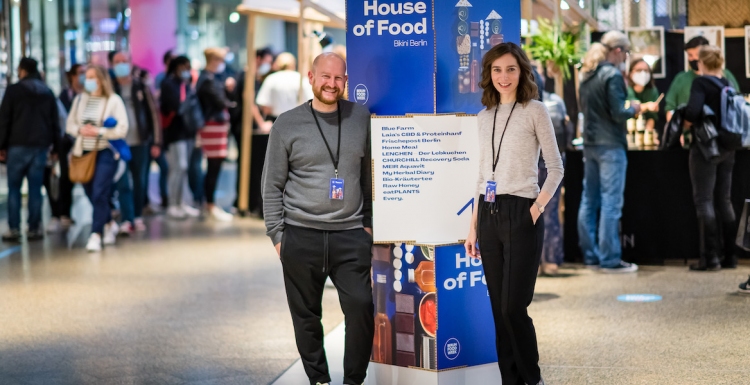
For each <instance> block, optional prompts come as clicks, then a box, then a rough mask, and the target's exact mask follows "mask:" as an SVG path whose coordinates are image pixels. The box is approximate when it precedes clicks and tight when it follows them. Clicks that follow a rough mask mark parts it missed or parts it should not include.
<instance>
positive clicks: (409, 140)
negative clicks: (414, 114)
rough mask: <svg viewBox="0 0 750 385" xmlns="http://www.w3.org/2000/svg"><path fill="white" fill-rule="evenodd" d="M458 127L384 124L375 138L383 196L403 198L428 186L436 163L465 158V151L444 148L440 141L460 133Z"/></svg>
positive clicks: (436, 169) (467, 159)
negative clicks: (432, 129) (439, 128)
mask: <svg viewBox="0 0 750 385" xmlns="http://www.w3.org/2000/svg"><path fill="white" fill-rule="evenodd" d="M462 134H463V132H462V131H460V130H456V131H448V130H442V131H435V132H428V131H424V130H418V129H416V128H415V127H410V126H386V127H383V128H382V131H381V134H380V135H381V137H380V138H376V140H378V141H379V147H380V152H381V153H380V159H381V161H382V166H381V169H382V173H381V174H380V180H376V183H377V184H379V185H380V187H381V188H382V190H381V191H382V193H383V200H386V201H389V200H394V201H403V200H404V199H405V198H406V197H407V196H409V195H419V194H420V193H421V192H422V191H424V190H425V189H429V188H430V185H431V184H433V182H434V181H435V179H436V178H438V177H439V175H436V172H438V170H439V169H440V167H439V164H441V163H443V164H445V163H455V162H468V161H469V160H470V158H469V155H468V154H467V152H466V151H446V150H444V149H443V147H444V146H443V145H442V143H443V141H445V140H450V139H456V138H459V137H461V135H462Z"/></svg>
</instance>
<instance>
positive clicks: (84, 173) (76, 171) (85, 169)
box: [68, 138, 99, 183]
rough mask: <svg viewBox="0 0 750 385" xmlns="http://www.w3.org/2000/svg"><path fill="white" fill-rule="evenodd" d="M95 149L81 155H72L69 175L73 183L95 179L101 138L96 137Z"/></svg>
mask: <svg viewBox="0 0 750 385" xmlns="http://www.w3.org/2000/svg"><path fill="white" fill-rule="evenodd" d="M94 148H95V150H93V151H90V152H88V153H86V154H83V155H81V156H75V155H71V156H70V165H69V166H68V177H70V181H71V182H73V183H89V182H91V180H92V179H94V172H95V171H96V155H97V154H98V153H99V150H98V148H99V138H97V139H96V145H95V146H94Z"/></svg>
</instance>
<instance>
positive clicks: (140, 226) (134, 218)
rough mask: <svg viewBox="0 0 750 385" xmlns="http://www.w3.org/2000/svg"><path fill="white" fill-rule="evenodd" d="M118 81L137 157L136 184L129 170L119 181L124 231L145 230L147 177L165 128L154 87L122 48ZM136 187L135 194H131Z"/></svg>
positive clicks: (116, 85)
mask: <svg viewBox="0 0 750 385" xmlns="http://www.w3.org/2000/svg"><path fill="white" fill-rule="evenodd" d="M112 63H113V64H114V66H113V71H114V73H115V77H116V79H117V80H116V81H115V82H114V83H113V86H114V88H115V92H116V93H117V94H118V95H120V97H121V98H122V100H123V102H124V103H125V109H126V110H127V111H128V120H129V122H130V130H128V136H127V137H126V138H125V141H126V142H127V144H128V146H129V147H130V153H131V154H132V156H133V158H132V159H131V160H130V162H129V163H128V169H129V171H130V173H131V175H132V180H133V185H132V186H129V185H130V178H128V177H127V174H126V175H125V176H123V177H122V178H121V179H120V181H119V182H118V183H117V191H118V192H120V194H119V195H120V210H121V211H122V214H123V220H124V222H123V224H122V226H120V231H121V233H124V234H129V233H130V232H132V231H134V230H135V231H145V230H146V225H145V224H144V223H143V218H142V217H143V207H144V205H145V203H146V186H147V184H146V179H147V178H148V170H149V165H150V164H151V157H154V158H156V157H158V156H159V153H160V152H161V142H162V130H161V126H160V121H159V115H158V114H159V113H158V110H157V106H156V102H155V101H154V97H153V95H152V94H151V89H150V88H149V86H148V85H146V83H144V82H143V81H142V80H141V78H140V77H137V76H133V67H132V65H131V63H130V57H129V56H128V54H127V53H125V52H118V53H117V54H115V56H114V58H113V59H112ZM129 191H132V196H130V195H131V194H128V192H129Z"/></svg>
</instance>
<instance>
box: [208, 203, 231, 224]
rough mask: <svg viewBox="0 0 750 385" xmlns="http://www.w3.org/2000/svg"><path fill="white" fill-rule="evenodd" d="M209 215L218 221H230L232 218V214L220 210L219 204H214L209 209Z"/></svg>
mask: <svg viewBox="0 0 750 385" xmlns="http://www.w3.org/2000/svg"><path fill="white" fill-rule="evenodd" d="M211 215H212V216H213V217H214V219H216V220H217V221H220V222H230V221H231V220H232V219H234V216H233V215H232V214H230V213H228V212H226V211H224V210H222V208H221V207H219V206H214V207H213V208H212V209H211Z"/></svg>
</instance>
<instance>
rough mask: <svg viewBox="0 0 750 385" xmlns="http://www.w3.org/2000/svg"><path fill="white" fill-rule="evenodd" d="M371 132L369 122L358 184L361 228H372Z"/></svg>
mask: <svg viewBox="0 0 750 385" xmlns="http://www.w3.org/2000/svg"><path fill="white" fill-rule="evenodd" d="M371 137H372V130H371V126H370V121H369V120H368V123H367V142H366V143H365V156H364V158H362V173H361V175H360V179H359V180H360V183H361V184H362V197H363V199H364V201H363V202H362V226H364V227H372V144H371V140H372V138H371Z"/></svg>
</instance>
